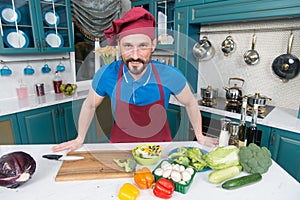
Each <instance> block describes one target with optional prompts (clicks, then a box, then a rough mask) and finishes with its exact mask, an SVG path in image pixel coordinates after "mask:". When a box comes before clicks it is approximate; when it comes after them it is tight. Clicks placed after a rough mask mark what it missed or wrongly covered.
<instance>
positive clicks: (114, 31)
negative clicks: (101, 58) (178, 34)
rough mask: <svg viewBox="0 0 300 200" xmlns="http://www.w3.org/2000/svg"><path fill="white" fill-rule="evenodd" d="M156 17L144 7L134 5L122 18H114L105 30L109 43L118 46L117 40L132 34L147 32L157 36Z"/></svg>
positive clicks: (151, 36) (152, 37) (146, 33)
mask: <svg viewBox="0 0 300 200" xmlns="http://www.w3.org/2000/svg"><path fill="white" fill-rule="evenodd" d="M155 25H156V22H155V19H154V17H153V15H152V14H151V13H150V12H148V11H147V10H145V9H144V8H142V7H134V8H132V9H130V10H129V11H127V12H126V13H125V14H124V16H123V17H122V18H120V19H117V20H113V21H112V26H111V27H110V28H109V29H107V30H105V31H104V34H105V37H106V39H107V42H108V45H111V46H116V45H117V40H118V39H119V40H120V39H121V38H122V37H124V36H127V35H130V34H145V35H148V36H149V37H150V38H151V39H152V40H153V39H154V38H155V33H154V30H155Z"/></svg>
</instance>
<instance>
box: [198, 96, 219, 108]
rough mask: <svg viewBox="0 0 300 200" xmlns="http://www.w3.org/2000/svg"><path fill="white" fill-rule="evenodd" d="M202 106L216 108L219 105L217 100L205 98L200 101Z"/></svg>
mask: <svg viewBox="0 0 300 200" xmlns="http://www.w3.org/2000/svg"><path fill="white" fill-rule="evenodd" d="M200 105H202V106H207V107H214V106H216V105H217V101H216V99H211V98H203V99H202V100H201V101H200Z"/></svg>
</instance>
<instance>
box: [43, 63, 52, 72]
mask: <svg viewBox="0 0 300 200" xmlns="http://www.w3.org/2000/svg"><path fill="white" fill-rule="evenodd" d="M49 72H51V68H50V67H49V65H48V64H44V66H43V67H42V73H44V74H45V73H49Z"/></svg>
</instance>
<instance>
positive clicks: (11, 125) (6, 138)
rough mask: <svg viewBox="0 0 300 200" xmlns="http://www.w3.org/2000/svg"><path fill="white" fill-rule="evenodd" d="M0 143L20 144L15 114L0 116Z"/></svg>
mask: <svg viewBox="0 0 300 200" xmlns="http://www.w3.org/2000/svg"><path fill="white" fill-rule="evenodd" d="M0 130H1V131H0V145H4V144H21V137H20V132H19V125H18V120H17V116H16V115H15V114H10V115H5V116H1V117H0Z"/></svg>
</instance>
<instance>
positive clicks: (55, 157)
mask: <svg viewBox="0 0 300 200" xmlns="http://www.w3.org/2000/svg"><path fill="white" fill-rule="evenodd" d="M42 157H43V158H46V159H49V160H82V159H84V157H83V156H64V155H59V154H46V155H43V156H42Z"/></svg>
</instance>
